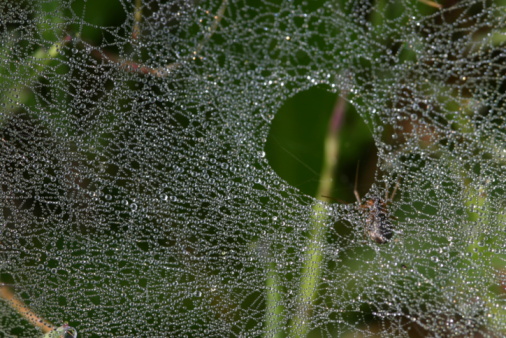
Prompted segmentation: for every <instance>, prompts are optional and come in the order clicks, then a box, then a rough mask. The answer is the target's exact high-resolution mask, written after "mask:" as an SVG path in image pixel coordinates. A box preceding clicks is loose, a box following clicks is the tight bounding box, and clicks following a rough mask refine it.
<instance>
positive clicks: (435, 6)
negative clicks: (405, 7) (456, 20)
mask: <svg viewBox="0 0 506 338" xmlns="http://www.w3.org/2000/svg"><path fill="white" fill-rule="evenodd" d="M418 1H420V2H421V3H424V4H426V5H428V6H431V7H434V8H437V9H441V8H443V5H441V4H438V3H437V2H435V1H431V0H418Z"/></svg>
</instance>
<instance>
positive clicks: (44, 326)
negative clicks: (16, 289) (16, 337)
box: [0, 284, 54, 333]
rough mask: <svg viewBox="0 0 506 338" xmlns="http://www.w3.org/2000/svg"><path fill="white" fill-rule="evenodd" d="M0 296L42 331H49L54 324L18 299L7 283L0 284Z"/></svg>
mask: <svg viewBox="0 0 506 338" xmlns="http://www.w3.org/2000/svg"><path fill="white" fill-rule="evenodd" d="M0 298H2V299H4V300H5V301H6V302H7V303H8V304H9V306H10V307H11V308H13V309H14V310H16V311H17V312H18V313H19V314H20V315H22V316H23V317H25V318H26V319H27V320H28V321H29V322H30V324H32V325H33V326H35V327H37V328H39V329H40V330H41V331H42V332H43V333H48V332H50V331H51V330H52V329H53V328H54V325H52V324H51V323H50V322H48V321H46V320H44V319H42V318H41V317H40V316H39V315H37V314H36V313H35V312H34V311H33V310H31V309H30V308H29V307H28V306H27V305H26V304H25V303H24V302H23V301H21V300H20V299H18V298H17V297H16V295H15V294H14V293H13V292H12V291H11V289H10V287H9V286H8V285H5V284H2V285H0Z"/></svg>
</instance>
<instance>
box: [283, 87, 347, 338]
mask: <svg viewBox="0 0 506 338" xmlns="http://www.w3.org/2000/svg"><path fill="white" fill-rule="evenodd" d="M345 95H346V94H343V95H342V96H341V97H340V98H339V100H338V101H337V104H336V107H335V109H334V113H333V115H332V117H331V121H330V124H329V129H328V133H327V136H326V137H325V144H324V159H323V167H322V174H321V177H320V184H319V186H318V190H317V193H316V198H317V199H318V200H321V199H322V198H324V196H329V195H330V194H331V191H332V187H333V174H334V172H335V169H336V167H337V160H338V157H339V148H340V143H339V136H340V130H341V125H342V119H343V116H344V112H345V107H346V100H345ZM326 205H327V204H326V203H325V202H323V201H317V202H316V203H315V204H314V205H313V213H312V217H311V225H310V230H309V237H308V241H307V245H306V250H305V252H304V259H303V266H302V271H301V281H300V287H299V291H298V293H297V299H296V308H295V315H294V318H293V320H292V325H291V334H290V337H305V336H307V334H308V332H309V325H310V322H311V321H310V319H311V315H312V312H313V307H314V301H315V300H316V297H317V292H318V283H319V281H320V276H321V271H322V265H321V262H322V261H323V247H324V239H325V234H326V223H327V221H328V218H329V216H328V211H327V208H326Z"/></svg>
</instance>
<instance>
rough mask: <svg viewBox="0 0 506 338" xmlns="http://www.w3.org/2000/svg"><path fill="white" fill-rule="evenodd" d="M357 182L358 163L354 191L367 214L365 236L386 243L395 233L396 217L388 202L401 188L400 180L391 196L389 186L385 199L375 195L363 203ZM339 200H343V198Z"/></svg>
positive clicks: (360, 205) (359, 206) (361, 207)
mask: <svg viewBox="0 0 506 338" xmlns="http://www.w3.org/2000/svg"><path fill="white" fill-rule="evenodd" d="M357 183H358V165H357V173H356V175H355V189H354V190H353V193H354V194H355V198H356V199H357V202H358V208H359V209H361V210H363V211H364V213H366V214H367V218H366V220H365V226H364V234H365V236H366V237H369V238H370V239H372V240H373V241H374V242H376V243H378V244H384V243H387V242H389V241H390V239H391V238H392V236H393V234H394V231H393V225H392V222H391V219H394V218H395V217H394V216H392V215H391V214H390V212H389V211H388V204H389V203H391V202H392V201H393V199H394V197H395V193H396V192H397V188H399V182H397V184H396V185H395V188H394V190H393V191H392V194H391V195H390V196H388V187H387V189H386V192H385V198H384V199H383V198H380V197H373V198H370V199H368V200H366V201H365V203H362V201H361V199H360V195H359V193H358V189H357ZM323 197H326V198H330V199H335V198H333V197H330V196H323ZM337 201H340V202H342V201H341V200H337ZM344 203H346V202H344Z"/></svg>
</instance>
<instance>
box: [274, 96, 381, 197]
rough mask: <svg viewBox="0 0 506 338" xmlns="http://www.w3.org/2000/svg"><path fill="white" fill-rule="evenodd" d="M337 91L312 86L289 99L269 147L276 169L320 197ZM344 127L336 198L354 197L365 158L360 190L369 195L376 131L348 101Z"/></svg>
mask: <svg viewBox="0 0 506 338" xmlns="http://www.w3.org/2000/svg"><path fill="white" fill-rule="evenodd" d="M338 99H339V95H338V94H334V93H331V92H330V91H329V90H327V89H326V88H324V87H321V86H318V87H313V88H311V89H309V90H306V91H303V92H301V93H298V94H297V95H295V96H294V97H292V98H290V99H288V100H287V101H286V102H285V104H284V105H283V106H282V107H281V109H280V110H279V111H278V112H277V113H276V116H275V118H274V120H273V121H272V125H271V129H270V131H269V136H268V138H267V144H266V146H265V151H266V154H267V159H268V161H269V163H270V165H271V166H272V168H273V169H274V171H275V172H276V173H277V174H278V175H279V176H280V177H281V178H283V179H284V180H285V181H287V182H288V183H289V184H290V185H292V186H294V187H296V188H298V189H299V190H301V191H302V192H303V193H305V194H307V195H311V196H315V194H316V193H317V190H318V184H319V181H320V179H321V177H320V175H321V171H322V166H323V161H324V158H323V156H324V142H325V137H326V135H327V130H328V125H329V120H330V118H331V116H332V113H333V111H334V109H335V106H336V102H337V100H338ZM342 123H343V124H342V126H341V127H340V129H339V144H340V147H339V151H338V155H337V157H338V159H337V160H338V163H337V168H336V170H335V172H334V175H333V176H334V184H333V189H332V197H335V198H336V199H340V200H343V201H347V202H353V201H354V200H355V198H354V196H353V184H354V180H355V172H356V167H357V164H358V163H359V162H360V172H359V177H358V190H359V192H360V194H361V196H362V195H363V194H365V193H366V192H367V190H368V188H369V187H370V185H371V184H372V180H373V178H374V172H375V170H376V148H375V146H374V141H373V138H372V135H371V131H370V129H369V128H368V126H367V125H366V124H365V123H364V121H363V119H362V118H361V117H360V116H359V115H358V114H357V112H356V111H355V109H354V108H353V106H352V105H350V104H346V108H345V111H344V119H343V122H342Z"/></svg>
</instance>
